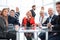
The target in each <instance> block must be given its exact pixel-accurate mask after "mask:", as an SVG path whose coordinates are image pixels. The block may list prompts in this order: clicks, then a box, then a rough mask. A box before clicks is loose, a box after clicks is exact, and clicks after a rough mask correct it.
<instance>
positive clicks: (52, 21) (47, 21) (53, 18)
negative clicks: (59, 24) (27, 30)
mask: <svg viewBox="0 0 60 40" xmlns="http://www.w3.org/2000/svg"><path fill="white" fill-rule="evenodd" d="M56 17H57V16H56V15H54V16H53V17H52V19H51V24H52V25H53V24H55V22H54V20H55V18H56ZM49 18H50V17H48V18H47V20H46V21H45V22H44V23H43V24H42V25H43V26H47V24H48V23H49Z"/></svg>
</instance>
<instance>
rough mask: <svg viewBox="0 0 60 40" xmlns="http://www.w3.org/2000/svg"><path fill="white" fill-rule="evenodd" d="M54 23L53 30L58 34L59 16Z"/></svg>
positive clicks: (59, 27) (59, 29) (59, 28)
mask: <svg viewBox="0 0 60 40" xmlns="http://www.w3.org/2000/svg"><path fill="white" fill-rule="evenodd" d="M54 23H55V24H54V27H53V30H55V31H59V32H60V15H58V16H57V17H56V18H55V20H54Z"/></svg>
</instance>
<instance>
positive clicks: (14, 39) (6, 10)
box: [1, 8, 16, 40]
mask: <svg viewBox="0 0 60 40" xmlns="http://www.w3.org/2000/svg"><path fill="white" fill-rule="evenodd" d="M8 12H9V11H8V9H7V8H4V9H3V10H2V12H1V16H2V18H3V19H4V20H5V24H6V31H7V28H8V23H9V22H8ZM10 20H11V19H10ZM5 34H6V38H7V39H8V40H9V39H10V38H11V39H12V40H16V35H15V34H12V33H9V32H6V33H5Z"/></svg>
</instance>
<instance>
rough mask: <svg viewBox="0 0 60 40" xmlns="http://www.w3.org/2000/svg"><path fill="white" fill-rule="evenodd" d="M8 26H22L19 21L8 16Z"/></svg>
mask: <svg viewBox="0 0 60 40" xmlns="http://www.w3.org/2000/svg"><path fill="white" fill-rule="evenodd" d="M8 24H13V25H20V24H19V22H18V20H17V19H15V18H14V17H11V16H8Z"/></svg>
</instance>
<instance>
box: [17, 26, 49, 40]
mask: <svg viewBox="0 0 60 40" xmlns="http://www.w3.org/2000/svg"><path fill="white" fill-rule="evenodd" d="M25 32H33V33H34V39H35V40H38V32H46V40H48V30H47V27H45V28H44V27H43V28H42V29H40V28H39V27H36V29H35V30H33V29H30V30H24V27H20V29H19V30H18V32H17V40H22V39H23V40H25V39H24V38H21V37H20V36H21V33H23V34H22V35H23V36H24V33H25Z"/></svg>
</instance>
